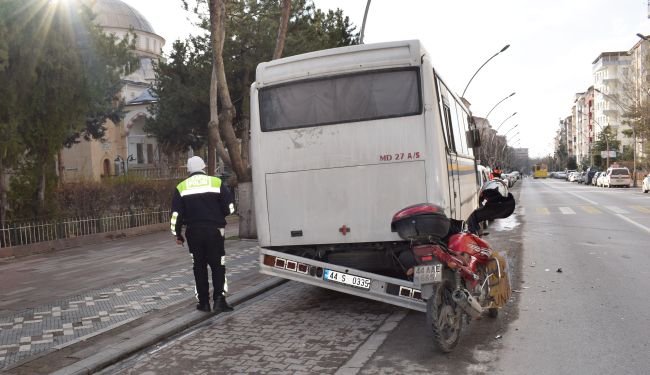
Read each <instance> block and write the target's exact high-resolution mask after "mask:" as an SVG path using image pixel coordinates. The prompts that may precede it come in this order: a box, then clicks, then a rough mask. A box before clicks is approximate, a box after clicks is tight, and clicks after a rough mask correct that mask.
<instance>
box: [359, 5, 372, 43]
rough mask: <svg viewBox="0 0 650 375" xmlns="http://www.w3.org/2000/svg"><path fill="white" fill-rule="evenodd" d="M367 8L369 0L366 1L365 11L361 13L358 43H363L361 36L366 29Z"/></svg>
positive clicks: (368, 7)
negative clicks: (361, 21) (361, 19)
mask: <svg viewBox="0 0 650 375" xmlns="http://www.w3.org/2000/svg"><path fill="white" fill-rule="evenodd" d="M368 9H370V0H368V2H367V3H366V11H365V12H364V13H363V23H362V24H361V33H360V35H359V44H363V36H364V33H365V31H366V19H367V18H368Z"/></svg>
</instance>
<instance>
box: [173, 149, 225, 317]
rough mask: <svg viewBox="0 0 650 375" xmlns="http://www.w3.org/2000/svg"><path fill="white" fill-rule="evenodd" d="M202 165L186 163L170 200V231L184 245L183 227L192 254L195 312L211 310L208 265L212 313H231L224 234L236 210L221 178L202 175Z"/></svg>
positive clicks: (200, 161) (198, 160) (192, 160)
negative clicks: (227, 217) (227, 219)
mask: <svg viewBox="0 0 650 375" xmlns="http://www.w3.org/2000/svg"><path fill="white" fill-rule="evenodd" d="M204 169H205V162H204V161H203V159H201V158H200V157H198V156H193V157H191V158H189V159H188V160H187V172H188V173H189V174H190V176H189V177H188V178H186V179H185V180H183V181H181V183H179V184H178V185H177V186H176V189H175V191H174V197H173V199H172V216H171V231H172V234H173V235H174V236H175V237H176V243H177V244H178V245H183V243H184V242H185V238H184V237H183V234H182V233H181V229H182V226H183V224H185V225H186V229H185V236H187V246H188V248H189V251H190V254H191V255H192V261H193V270H194V279H195V282H196V298H197V299H198V304H197V305H196V309H197V310H200V311H204V312H209V311H210V285H209V282H208V265H209V266H210V271H211V272H212V287H213V289H214V290H213V294H212V296H213V297H212V298H213V300H214V311H218V312H224V311H232V307H230V306H229V305H228V303H227V302H226V298H225V296H224V292H225V291H226V290H227V283H226V266H225V256H226V252H225V248H224V235H225V227H226V216H228V215H230V214H232V213H233V212H234V211H235V206H234V203H233V199H232V194H231V193H230V190H229V189H228V186H226V184H223V183H222V181H221V179H219V178H217V177H213V176H209V175H207V174H206V173H205V172H204Z"/></svg>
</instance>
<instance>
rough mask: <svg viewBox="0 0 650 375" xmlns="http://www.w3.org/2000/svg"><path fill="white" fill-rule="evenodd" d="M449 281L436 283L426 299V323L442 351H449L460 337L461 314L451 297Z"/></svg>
mask: <svg viewBox="0 0 650 375" xmlns="http://www.w3.org/2000/svg"><path fill="white" fill-rule="evenodd" d="M452 292H453V290H452V286H451V283H450V282H449V281H445V282H443V283H441V284H438V285H437V286H436V287H435V288H434V291H433V295H432V296H431V297H430V298H429V299H428V300H427V324H428V325H429V327H430V328H431V331H432V333H433V341H434V343H435V344H436V346H437V347H438V348H439V349H440V350H441V351H442V352H444V353H449V352H451V351H452V350H453V349H454V348H455V347H456V345H458V340H459V339H460V330H461V327H462V322H461V320H462V314H461V311H460V308H459V307H458V306H457V305H456V303H455V302H454V300H453V299H452V298H451V295H452Z"/></svg>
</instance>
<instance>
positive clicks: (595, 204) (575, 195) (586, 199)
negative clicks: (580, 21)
mask: <svg viewBox="0 0 650 375" xmlns="http://www.w3.org/2000/svg"><path fill="white" fill-rule="evenodd" d="M566 193H569V194H571V195H573V196H574V197H578V198H580V199H582V200H583V201H585V202H587V203H590V204H593V205H594V206H599V204H598V202H594V201H592V200H591V199H589V198H585V197H583V196H582V195H579V194H576V193H572V192H570V191H567V192H566Z"/></svg>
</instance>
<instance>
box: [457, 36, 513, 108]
mask: <svg viewBox="0 0 650 375" xmlns="http://www.w3.org/2000/svg"><path fill="white" fill-rule="evenodd" d="M508 47H510V44H506V45H505V47H503V48H501V51H499V52H497V53H495V54H494V55H492V57H490V58H489V59H487V61H485V62H484V63H483V65H481V66H480V67H479V68H478V69H477V70H476V72H474V75H473V76H472V78H470V79H469V82H467V86H465V90H463V94H462V95H461V97H465V92H466V91H467V88H468V87H469V84H470V83H472V80H473V79H474V77H476V75H477V74H478V72H479V71H481V69H483V67H484V66H485V64H487V63H489V62H490V60H492V59H493V58H495V57H497V55H498V54H500V53H501V52H503V51H505V50H507V49H508Z"/></svg>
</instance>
